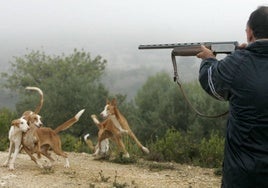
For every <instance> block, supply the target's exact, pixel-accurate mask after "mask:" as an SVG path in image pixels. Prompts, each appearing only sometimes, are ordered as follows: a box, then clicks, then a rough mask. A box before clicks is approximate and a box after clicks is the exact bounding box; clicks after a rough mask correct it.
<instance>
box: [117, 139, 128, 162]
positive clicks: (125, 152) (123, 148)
mask: <svg viewBox="0 0 268 188" xmlns="http://www.w3.org/2000/svg"><path fill="white" fill-rule="evenodd" d="M115 141H116V142H117V144H118V146H119V147H120V149H121V150H122V151H123V153H124V154H123V157H125V158H129V153H128V152H127V150H126V147H125V145H124V143H123V141H122V138H121V136H116V137H115Z"/></svg>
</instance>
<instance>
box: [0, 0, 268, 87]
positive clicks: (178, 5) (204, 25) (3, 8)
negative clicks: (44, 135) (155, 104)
mask: <svg viewBox="0 0 268 188" xmlns="http://www.w3.org/2000/svg"><path fill="white" fill-rule="evenodd" d="M264 4H266V5H267V0H258V1H253V0H235V1H234V0H187V1H181V0H110V1H109V0H56V1H55V0H23V1H22V0H8V1H5V0H0V23H1V24H0V32H1V34H0V62H1V67H0V72H3V71H7V70H8V68H9V64H8V62H10V61H12V60H14V59H13V57H14V56H22V55H24V54H27V53H29V52H30V51H32V50H40V51H44V52H45V53H47V54H49V55H60V54H62V53H64V54H69V53H72V52H73V50H74V49H75V48H76V49H78V50H81V49H83V50H85V51H87V52H90V53H91V55H92V57H94V56H97V55H100V56H102V57H103V58H104V59H106V60H107V61H108V64H107V70H110V71H111V70H117V71H118V70H122V71H128V72H129V71H131V70H132V69H139V68H141V67H146V68H148V67H149V70H150V67H153V69H154V71H155V70H162V69H165V70H168V71H170V72H172V67H171V63H170V51H171V50H138V46H139V45H140V44H157V43H178V42H202V41H238V42H239V43H242V42H245V40H246V39H245V26H246V22H247V19H248V17H249V14H250V13H251V12H252V11H253V10H255V9H256V8H257V7H258V6H259V5H264ZM191 61H193V58H191ZM196 61H199V60H196ZM132 82H133V80H132ZM113 87H115V86H113ZM115 90H116V88H115Z"/></svg>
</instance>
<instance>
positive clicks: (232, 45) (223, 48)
mask: <svg viewBox="0 0 268 188" xmlns="http://www.w3.org/2000/svg"><path fill="white" fill-rule="evenodd" d="M201 45H204V46H205V47H207V48H209V49H210V50H212V52H213V53H214V54H215V55H217V54H230V53H231V52H233V51H235V50H236V49H237V48H238V42H237V41H227V42H195V43H173V44H149V45H139V49H140V50H144V49H168V48H173V51H172V53H173V55H175V56H196V55H197V54H198V53H199V52H201Z"/></svg>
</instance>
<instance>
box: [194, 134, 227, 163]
mask: <svg viewBox="0 0 268 188" xmlns="http://www.w3.org/2000/svg"><path fill="white" fill-rule="evenodd" d="M223 149H224V138H222V137H220V136H219V134H218V133H215V132H212V133H211V134H210V138H209V139H208V140H207V139H205V138H203V139H202V141H201V144H200V149H199V150H200V165H201V166H206V167H220V166H221V165H222V160H223Z"/></svg>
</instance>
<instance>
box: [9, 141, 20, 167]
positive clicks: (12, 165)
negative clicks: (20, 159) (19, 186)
mask: <svg viewBox="0 0 268 188" xmlns="http://www.w3.org/2000/svg"><path fill="white" fill-rule="evenodd" d="M14 147H15V148H14V153H13V156H12V159H11V161H10V163H9V170H14V169H15V167H14V163H15V160H16V158H17V155H18V153H19V151H20V145H19V144H14Z"/></svg>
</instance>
